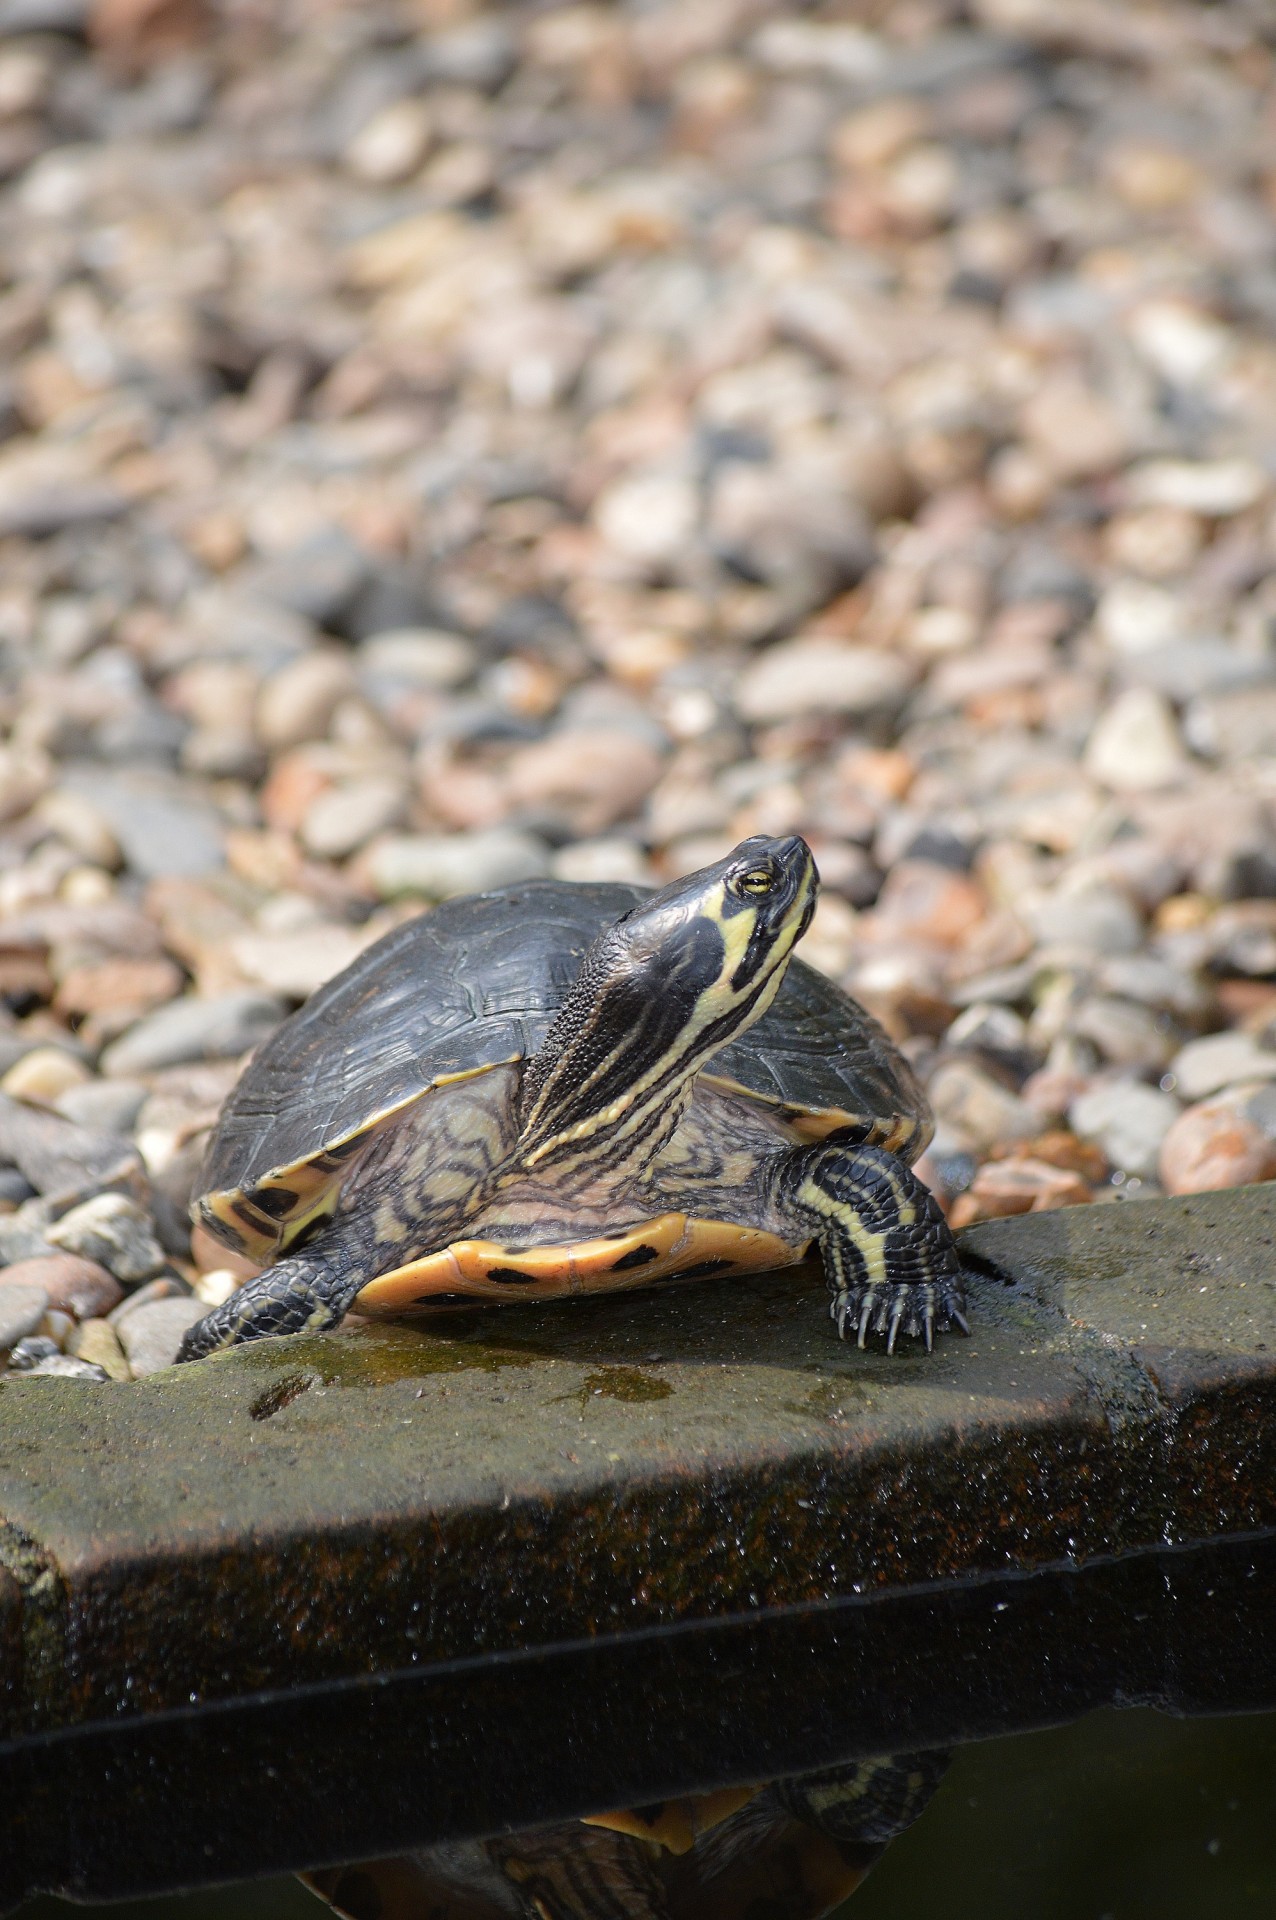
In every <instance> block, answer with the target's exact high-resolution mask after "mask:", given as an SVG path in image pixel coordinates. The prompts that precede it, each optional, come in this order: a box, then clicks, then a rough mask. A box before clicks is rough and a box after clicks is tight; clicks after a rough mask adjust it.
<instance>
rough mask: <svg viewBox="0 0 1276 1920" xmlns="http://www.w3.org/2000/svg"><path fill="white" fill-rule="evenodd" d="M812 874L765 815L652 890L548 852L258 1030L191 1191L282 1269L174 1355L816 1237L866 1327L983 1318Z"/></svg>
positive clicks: (910, 1328) (724, 1264)
mask: <svg viewBox="0 0 1276 1920" xmlns="http://www.w3.org/2000/svg"><path fill="white" fill-rule="evenodd" d="M818 885H819V876H818V873H817V871H816V866H815V861H814V859H813V857H812V855H811V851H810V848H809V847H808V846H807V844H806V842H805V841H804V840H802V839H801V838H799V837H798V836H797V835H789V836H786V837H781V838H766V837H764V836H760V835H758V836H754V837H752V838H750V839H747V840H744V841H742V842H741V844H740V845H739V846H737V847H736V848H735V849H734V850H733V851H732V852H731V853H729V854H728V855H727V856H726V857H725V858H724V859H722V860H719V861H717V862H716V863H714V864H713V865H711V866H707V867H704V868H702V869H701V870H700V871H698V872H696V873H692V874H689V875H686V876H685V877H683V878H681V879H678V880H675V881H673V882H672V884H670V885H669V886H666V887H664V888H663V889H661V890H660V891H658V892H652V891H651V890H649V889H644V888H640V887H637V886H630V885H625V884H620V883H614V884H603V883H594V884H588V883H573V882H567V881H554V880H529V881H525V882H523V883H521V884H517V885H512V886H506V887H501V888H497V889H495V890H493V891H491V892H487V893H478V894H472V895H469V896H466V897H464V898H460V899H453V900H451V901H446V902H444V903H442V904H441V905H439V906H437V907H435V908H434V909H433V910H432V911H429V912H427V913H425V914H423V915H421V916H419V917H417V918H415V919H412V920H409V921H406V922H404V923H403V924H402V925H400V926H399V927H397V928H395V929H394V930H393V931H391V932H390V933H388V934H386V935H385V936H383V938H382V939H380V940H379V941H377V942H376V943H375V944H374V945H372V946H369V947H368V948H367V949H366V950H365V951H364V953H363V954H362V955H360V956H359V957H358V958H356V959H355V960H354V961H353V963H352V964H351V965H350V966H348V967H347V968H346V969H345V971H344V972H342V973H339V974H337V975H336V976H335V977H334V978H333V979H332V980H331V981H329V982H328V983H327V984H326V985H325V986H323V987H321V988H320V989H319V990H318V991H317V992H316V993H315V994H313V995H312V996H311V998H310V1000H309V1001H308V1002H307V1003H306V1004H305V1005H304V1006H303V1007H302V1008H300V1009H299V1011H297V1012H296V1013H294V1014H293V1015H292V1016H291V1017H290V1018H289V1019H288V1020H286V1021H285V1022H284V1023H283V1024H282V1026H280V1027H279V1028H278V1029H277V1030H276V1032H275V1033H274V1034H273V1036H272V1037H271V1038H270V1039H269V1040H268V1041H267V1042H266V1043H265V1045H264V1046H263V1047H262V1048H261V1049H260V1051H259V1052H258V1053H257V1054H256V1055H255V1056H254V1057H253V1059H252V1060H251V1062H250V1063H249V1066H248V1067H247V1069H246V1071H245V1072H244V1073H243V1075H242V1076H241V1077H240V1079H239V1081H238V1083H237V1085H236V1087H235V1088H234V1090H233V1091H232V1093H231V1095H230V1097H229V1099H228V1100H227V1102H226V1104H225V1106H224V1108H223V1110H222V1112H221V1115H220V1116H219V1120H218V1124H217V1126H216V1128H215V1130H214V1133H213V1137H212V1139H211V1141H210V1144H209V1148H208V1153H207V1157H206V1160H205V1164H204V1169H203V1174H202V1178H201V1182H200V1188H201V1190H200V1192H199V1195H198V1198H197V1199H196V1201H195V1202H194V1205H193V1212H194V1215H195V1218H196V1219H197V1220H198V1221H199V1222H201V1223H202V1224H203V1225H204V1226H205V1227H206V1228H207V1229H208V1231H209V1232H210V1233H212V1234H213V1235H215V1236H217V1237H219V1238H220V1239H221V1240H222V1241H223V1242H225V1244H226V1245H228V1246H230V1247H232V1248H234V1249H235V1250H236V1251H237V1252H239V1253H241V1254H246V1255H248V1256H250V1257H251V1258H252V1259H254V1260H255V1261H256V1262H257V1263H258V1264H259V1265H262V1266H264V1268H265V1270H264V1271H263V1272H261V1273H259V1274H258V1275H257V1276H256V1277H255V1278H254V1279H251V1280H249V1281H248V1282H247V1284H246V1285H244V1286H242V1287H241V1288H239V1289H238V1291H236V1292H235V1293H233V1294H232V1295H231V1296H230V1297H229V1298H228V1299H227V1300H226V1301H225V1302H224V1303H223V1304H221V1305H220V1306H218V1307H215V1308H214V1309H213V1310H212V1312H210V1313H208V1314H206V1315H205V1316H204V1318H203V1319H202V1320H200V1321H198V1322H197V1323H196V1324H195V1325H194V1326H193V1327H191V1328H190V1329H189V1331H188V1332H187V1334H186V1336H185V1338H184V1340H183V1343H182V1347H181V1350H180V1353H179V1356H178V1357H179V1359H181V1360H192V1359H196V1358H199V1357H200V1356H202V1355H205V1354H208V1353H211V1352H213V1351H215V1350H217V1349H218V1348H221V1347H226V1346H233V1345H234V1344H236V1343H237V1342H240V1341H245V1340H252V1339H256V1338H258V1337H260V1336H262V1335H267V1334H287V1333H296V1332H301V1331H303V1330H317V1329H323V1328H327V1327H331V1326H334V1325H335V1324H336V1323H337V1322H338V1321H340V1320H341V1318H342V1317H343V1315H344V1314H345V1313H346V1312H347V1311H348V1310H349V1309H351V1308H352V1307H353V1308H355V1309H356V1311H357V1312H358V1313H360V1314H362V1315H369V1316H373V1317H376V1316H381V1317H390V1318H399V1317H404V1316H407V1317H410V1316H412V1315H413V1314H414V1313H420V1312H423V1311H429V1310H431V1309H433V1308H437V1307H439V1306H447V1305H452V1306H455V1305H459V1304H473V1302H474V1301H476V1300H496V1301H514V1300H517V1301H525V1300H529V1299H530V1300H539V1299H549V1298H554V1297H557V1296H562V1295H573V1294H583V1293H591V1292H605V1291H616V1290H620V1289H624V1288H631V1287H636V1286H647V1285H649V1284H651V1283H652V1282H654V1281H657V1280H669V1279H682V1280H687V1279H691V1278H693V1277H695V1276H697V1275H707V1274H723V1275H726V1274H737V1273H742V1272H747V1271H758V1270H770V1269H773V1268H776V1267H784V1266H789V1265H793V1264H795V1263H797V1262H799V1261H801V1260H803V1259H804V1258H805V1257H806V1255H807V1253H808V1252H809V1251H812V1250H816V1249H818V1252H819V1255H820V1258H821V1260H822V1263H823V1268H824V1273H825V1276H826V1279H827V1281H828V1286H829V1296H830V1297H829V1311H830V1313H831V1315H832V1318H833V1320H834V1322H835V1325H836V1328H837V1331H838V1333H839V1334H840V1335H842V1336H843V1337H845V1335H846V1333H847V1331H848V1329H849V1330H853V1331H854V1334H855V1337H856V1339H857V1341H858V1343H859V1345H860V1346H861V1347H862V1346H864V1345H865V1343H866V1340H867V1338H868V1336H869V1335H870V1334H872V1335H873V1336H874V1337H877V1336H879V1335H884V1336H885V1343H886V1347H887V1349H888V1351H893V1350H894V1348H895V1344H896V1340H897V1337H898V1335H899V1334H900V1333H904V1334H906V1335H909V1336H914V1337H916V1336H920V1337H921V1338H922V1339H923V1340H924V1341H925V1344H926V1346H927V1348H929V1347H931V1345H932V1344H933V1339H934V1335H935V1333H936V1332H937V1331H942V1330H944V1329H947V1328H949V1327H957V1328H960V1329H961V1330H962V1331H963V1332H965V1331H968V1328H967V1324H966V1319H965V1294H964V1288H963V1282H962V1274H961V1268H960V1264H959V1261H958V1256H957V1250H956V1247H955V1244H954V1242H953V1239H952V1235H951V1234H950V1232H949V1229H948V1226H947V1223H946V1221H945V1219H944V1216H943V1214H942V1212H941V1210H940V1208H939V1206H938V1204H937V1203H936V1201H935V1199H934V1197H933V1195H932V1194H931V1193H930V1191H929V1190H928V1189H927V1187H926V1186H924V1185H923V1183H922V1182H921V1181H920V1180H919V1179H918V1177H917V1176H916V1175H915V1174H914V1173H913V1172H912V1170H911V1162H912V1161H913V1160H914V1159H916V1157H917V1155H918V1154H920V1153H921V1151H922V1150H923V1148H924V1147H925V1146H926V1144H927V1142H928V1140H929V1138H930V1134H931V1130H932V1120H931V1115H930V1109H929V1107H928V1105H927V1101H926V1097H925V1095H924V1093H923V1092H922V1089H921V1087H920V1085H919V1084H918V1082H917V1080H916V1078H915V1076H914V1074H913V1072H912V1069H911V1068H910V1066H909V1064H908V1062H907V1061H906V1060H905V1058H904V1057H903V1055H902V1054H901V1053H900V1051H899V1050H898V1049H897V1048H896V1047H895V1045H894V1044H893V1043H892V1041H891V1040H890V1039H889V1038H888V1037H887V1035H886V1033H885V1032H884V1031H883V1029H882V1028H881V1027H880V1026H879V1025H878V1024H877V1022H876V1021H875V1020H874V1019H873V1018H872V1017H871V1016H870V1015H869V1014H868V1013H867V1012H866V1011H865V1010H864V1008H862V1007H860V1006H859V1005H857V1003H856V1002H855V1001H854V1000H852V999H851V998H849V996H848V995H846V994H845V993H843V992H842V991H841V990H840V989H839V988H838V987H836V986H835V985H834V984H833V982H832V981H830V980H828V979H826V978H825V977H824V976H823V975H821V974H819V973H818V972H816V971H815V970H814V969H813V968H811V967H807V966H805V965H804V964H803V963H802V962H801V961H798V960H795V959H794V958H793V949H794V947H795V946H796V944H797V942H798V941H799V940H800V939H801V937H802V935H803V934H804V933H805V932H806V929H807V927H808V926H809V925H810V921H811V917H812V914H813V913H814V910H815V901H816V894H817V890H818Z"/></svg>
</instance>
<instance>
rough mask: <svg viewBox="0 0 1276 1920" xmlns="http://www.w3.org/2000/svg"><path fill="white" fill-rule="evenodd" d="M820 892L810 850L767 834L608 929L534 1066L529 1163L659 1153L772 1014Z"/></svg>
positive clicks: (526, 1132) (527, 1117)
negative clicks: (729, 1055) (710, 1066)
mask: <svg viewBox="0 0 1276 1920" xmlns="http://www.w3.org/2000/svg"><path fill="white" fill-rule="evenodd" d="M818 887H819V875H818V874H817V872H816V869H815V861H814V860H813V859H812V857H811V849H810V848H809V847H808V846H807V844H806V842H805V841H804V840H801V839H799V838H798V837H797V836H796V835H795V834H794V835H790V836H789V837H787V838H785V839H780V840H768V839H765V838H763V837H762V836H761V835H758V836H755V837H754V838H753V839H750V840H744V841H741V843H740V845H739V846H738V847H736V848H735V849H734V850H733V851H732V852H731V853H729V854H728V855H727V857H726V859H725V860H719V861H717V862H716V863H715V864H714V865H713V866H711V867H702V868H701V869H700V871H699V872H698V873H690V874H687V875H686V876H685V877H684V878H683V879H681V880H675V881H674V882H673V884H672V885H671V886H668V887H665V888H663V889H662V890H661V891H660V892H659V893H655V894H652V895H651V896H650V897H649V898H647V899H645V900H642V901H640V902H639V903H638V905H637V906H635V907H631V908H630V910H629V912H628V913H626V914H623V915H622V916H621V918H620V919H619V920H617V921H616V923H615V924H614V926H611V927H608V928H607V930H606V931H605V932H604V933H603V934H601V935H600V937H599V938H598V939H597V940H596V941H595V942H594V945H593V946H592V947H591V948H590V950H589V952H588V953H587V954H586V956H585V959H584V962H583V964H582V966H581V970H580V974H579V976H578V977H577V980H576V984H575V985H574V987H573V988H572V989H571V992H570V993H569V994H568V996H567V999H566V1000H565V1002H564V1003H563V1006H562V1009H561V1011H560V1012H559V1015H558V1018H557V1019H556V1020H555V1022H554V1024H553V1026H552V1027H551V1029H550V1031H549V1034H548V1035H547V1036H546V1040H545V1044H544V1046H543V1047H542V1048H541V1050H540V1052H539V1053H538V1054H537V1055H536V1057H535V1058H534V1059H533V1060H532V1061H531V1062H530V1063H529V1065H528V1069H527V1073H526V1076H525V1079H524V1090H523V1125H522V1131H521V1135H520V1153H521V1157H522V1159H523V1161H524V1164H526V1165H529V1166H532V1165H536V1164H540V1163H543V1162H544V1161H545V1160H546V1159H547V1158H549V1157H551V1156H553V1157H554V1158H556V1159H557V1158H558V1157H559V1156H560V1155H562V1154H568V1155H570V1156H572V1157H575V1156H576V1155H577V1154H579V1155H580V1156H581V1157H582V1158H594V1157H596V1156H599V1155H601V1156H602V1157H604V1158H605V1159H606V1161H607V1163H608V1165H609V1166H616V1165H619V1164H620V1163H621V1161H623V1160H625V1159H626V1158H629V1157H630V1155H629V1154H627V1153H626V1151H625V1143H629V1145H630V1147H631V1148H632V1154H633V1155H634V1156H641V1155H643V1154H644V1152H645V1153H646V1154H649V1153H650V1152H651V1151H653V1150H654V1146H655V1145H656V1144H658V1140H657V1136H659V1137H663V1136H664V1133H666V1132H667V1131H668V1126H669V1125H671V1124H676V1120H677V1115H678V1113H679V1112H680V1110H681V1106H682V1100H681V1097H680V1096H681V1094H682V1093H683V1091H684V1090H685V1089H686V1087H687V1085H688V1084H689V1082H690V1081H691V1079H692V1078H693V1077H694V1076H695V1074H697V1073H698V1072H699V1070H700V1068H701V1067H702V1066H703V1065H704V1064H705V1062H706V1061H707V1060H708V1059H709V1058H710V1057H711V1055H713V1054H715V1053H716V1052H717V1051H718V1049H719V1048H720V1047H724V1046H726V1044H727V1042H728V1041H729V1040H734V1039H735V1038H736V1037H737V1035H739V1034H741V1033H743V1032H744V1031H745V1029H746V1028H747V1027H750V1026H752V1024H753V1022H754V1021H755V1020H757V1019H760V1018H761V1016H762V1014H764V1013H765V1012H766V1010H767V1008H768V1007H769V1006H770V1004H771V1002H772V1000H773V999H774V998H775V995H776V993H777V991H778V990H779V986H780V982H781V980H782V979H783V978H784V970H785V967H786V966H787V965H788V962H789V958H790V956H791V954H792V952H793V948H794V946H795V945H796V943H797V942H798V941H799V940H800V939H801V937H802V935H803V934H804V933H805V932H806V929H807V927H808V926H809V925H810V924H811V915H812V914H813V913H814V911H815V898H816V892H817V890H818ZM662 1121H664V1122H665V1123H666V1124H665V1125H664V1127H663V1128H662ZM591 1142H592V1146H591V1145H590V1143H591ZM604 1147H605V1151H604Z"/></svg>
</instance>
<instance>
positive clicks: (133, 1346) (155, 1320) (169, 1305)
mask: <svg viewBox="0 0 1276 1920" xmlns="http://www.w3.org/2000/svg"><path fill="white" fill-rule="evenodd" d="M207 1311H208V1309H207V1308H206V1307H205V1305H204V1303H203V1301H202V1300H193V1299H190V1298H188V1297H186V1296H184V1295H183V1296H180V1297H177V1298H174V1299H171V1300H151V1301H148V1302H147V1303H146V1304H145V1305H143V1306H139V1307H137V1308H136V1309H135V1310H134V1312H132V1313H130V1314H128V1315H127V1316H126V1317H125V1318H124V1319H123V1320H120V1321H117V1322H116V1327H115V1331H116V1333H117V1334H118V1336H119V1341H120V1345H121V1346H122V1347H123V1349H124V1352H125V1354H126V1355H127V1358H128V1363H129V1367H130V1369H131V1371H132V1374H133V1378H134V1379H135V1380H141V1379H143V1378H145V1376H146V1375H147V1374H150V1373H160V1372H162V1371H163V1369H164V1368H165V1367H171V1366H172V1364H173V1362H174V1361H175V1360H176V1358H177V1349H178V1348H179V1347H180V1346H181V1344H182V1335H183V1334H184V1333H185V1332H186V1329H187V1328H188V1327H193V1326H194V1324H195V1322H196V1321H197V1320H202V1319H203V1317H204V1315H205V1313H206V1312H207Z"/></svg>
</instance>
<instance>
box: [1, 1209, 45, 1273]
mask: <svg viewBox="0 0 1276 1920" xmlns="http://www.w3.org/2000/svg"><path fill="white" fill-rule="evenodd" d="M52 1252H53V1248H52V1247H51V1246H50V1245H49V1243H48V1241H47V1240H46V1239H45V1237H44V1234H43V1233H42V1232H40V1231H38V1230H37V1229H36V1228H35V1227H34V1226H32V1225H31V1223H30V1221H28V1220H24V1219H23V1218H22V1216H21V1214H20V1213H6V1214H0V1267H11V1266H13V1265H14V1264H15V1263H16V1262H17V1261H19V1260H38V1259H40V1258H41V1256H42V1255H44V1254H46V1253H52Z"/></svg>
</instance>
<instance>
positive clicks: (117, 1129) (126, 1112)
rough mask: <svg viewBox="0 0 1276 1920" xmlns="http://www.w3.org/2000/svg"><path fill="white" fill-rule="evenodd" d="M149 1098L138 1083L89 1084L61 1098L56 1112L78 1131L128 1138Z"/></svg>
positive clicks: (126, 1081)
mask: <svg viewBox="0 0 1276 1920" xmlns="http://www.w3.org/2000/svg"><path fill="white" fill-rule="evenodd" d="M146 1098H147V1089H146V1088H145V1087H144V1086H141V1085H140V1084H139V1083H138V1082H137V1081H136V1080H89V1081H87V1082H86V1083H85V1084H84V1085H83V1086H80V1087H68V1089H67V1091H66V1092H65V1093H64V1094H61V1095H59V1097H58V1101H57V1110H58V1112H59V1113H61V1114H64V1115H65V1116H66V1118H67V1119H68V1120H74V1122H75V1124H76V1125H77V1126H79V1127H92V1128H93V1129H94V1131H96V1132H100V1133H119V1134H124V1135H125V1136H127V1135H129V1134H131V1133H132V1131H133V1123H134V1121H135V1120H136V1119H137V1116H138V1114H139V1113H140V1112H141V1110H142V1107H143V1105H144V1103H145V1101H146Z"/></svg>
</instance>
